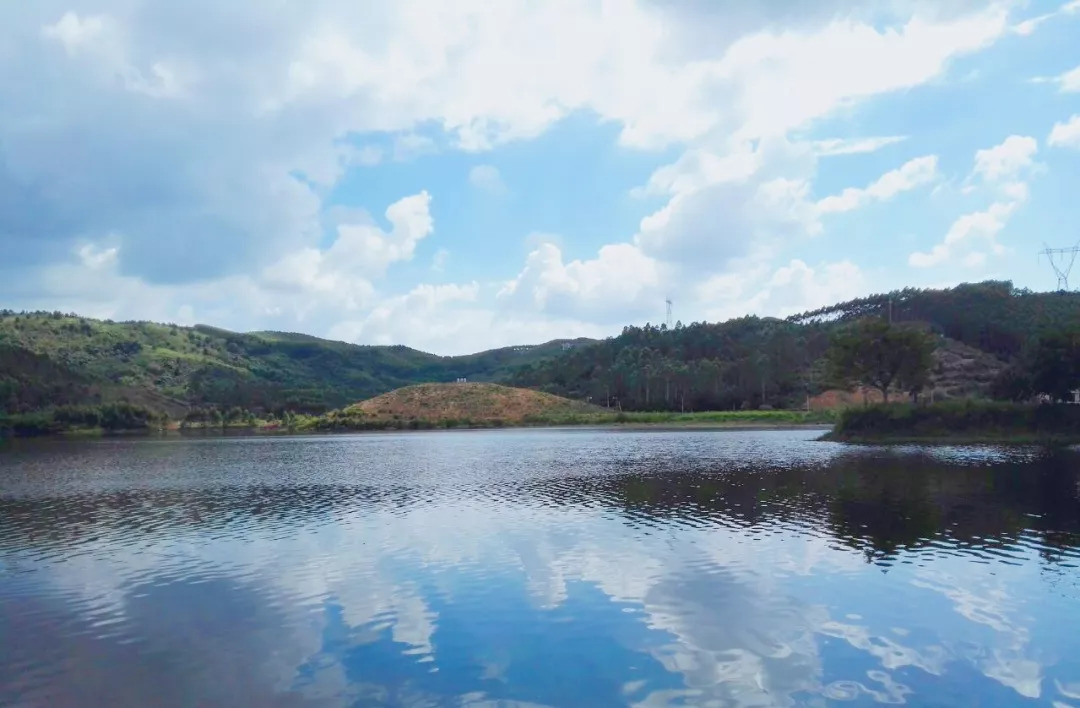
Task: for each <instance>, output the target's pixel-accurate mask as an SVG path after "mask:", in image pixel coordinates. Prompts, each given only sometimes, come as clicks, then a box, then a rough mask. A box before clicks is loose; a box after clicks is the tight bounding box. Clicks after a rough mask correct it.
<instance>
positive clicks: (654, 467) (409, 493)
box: [0, 451, 1080, 563]
mask: <svg viewBox="0 0 1080 708" xmlns="http://www.w3.org/2000/svg"><path fill="white" fill-rule="evenodd" d="M1078 461H1080V457H1078V456H1077V455H1076V454H1075V453H1072V452H1069V451H1059V452H1053V453H1047V454H1046V455H1044V456H1041V457H1039V458H1037V459H1033V460H1024V461H1015V460H1013V461H1008V460H1007V461H988V462H985V463H982V464H978V465H974V464H971V463H966V464H965V463H959V462H948V461H943V460H941V459H935V458H934V457H931V456H929V455H921V454H916V453H900V452H898V453H891V452H888V451H873V452H866V451H860V452H856V453H852V454H848V455H842V456H839V457H836V458H832V459H830V460H829V461H827V462H823V463H820V464H802V463H799V464H790V465H787V466H779V465H776V464H764V465H758V466H755V465H753V464H750V463H740V464H738V465H733V464H732V463H730V462H729V463H724V466H721V467H718V466H716V464H710V463H708V462H706V461H702V460H701V459H699V458H694V457H692V456H687V457H685V458H663V459H661V458H657V459H644V460H639V461H637V462H636V463H634V464H632V465H629V464H627V463H625V462H620V461H614V460H613V461H611V462H610V463H607V462H601V463H599V464H592V465H590V466H589V468H588V470H587V471H586V472H581V473H578V472H575V471H574V470H569V471H568V473H567V474H566V475H559V474H547V476H545V477H537V476H529V475H525V476H521V475H507V476H506V477H500V476H499V474H498V472H497V471H496V472H493V473H492V475H491V480H490V481H488V482H485V483H483V484H476V483H470V484H460V485H445V486H440V485H437V484H431V485H410V486H406V485H402V486H391V485H359V484H358V485H342V484H282V485H273V484H263V485H250V486H234V487H219V488H185V489H139V490H129V491H112V492H100V493H87V494H81V495H70V496H56V497H49V498H36V499H20V498H0V550H2V549H5V548H6V549H12V550H20V549H22V548H25V547H27V546H29V547H32V548H55V547H66V546H70V545H72V544H78V543H80V542H83V541H93V540H96V539H97V538H99V537H105V536H108V537H110V538H109V540H111V541H114V542H119V543H123V542H125V541H131V542H136V541H137V540H138V539H139V538H143V537H149V538H153V536H154V535H156V534H162V533H173V532H176V531H177V530H182V529H184V528H198V529H200V530H202V531H206V530H211V531H218V532H220V533H223V534H226V535H228V534H236V535H243V534H244V533H246V531H247V530H248V529H250V528H251V527H253V526H256V527H258V528H260V529H261V530H266V529H268V528H269V529H273V528H274V527H276V526H281V527H282V528H286V527H296V526H299V525H307V526H310V525H319V524H324V523H332V522H334V521H336V520H339V519H341V518H343V517H345V516H350V515H357V514H364V513H375V512H378V513H411V512H415V511H418V510H420V511H422V508H423V507H424V506H425V505H428V504H442V503H446V502H447V501H450V500H453V499H462V498H464V499H467V500H469V501H470V502H479V503H481V504H490V505H493V506H498V505H503V504H505V505H526V506H542V507H550V508H552V509H560V508H578V509H597V510H602V511H606V510H616V511H617V512H618V513H619V514H620V515H621V516H622V517H623V518H624V520H625V521H626V522H627V523H629V524H652V525H663V524H683V525H690V526H706V525H709V524H720V525H725V526H728V527H735V528H742V529H747V530H756V529H763V530H768V529H769V528H770V527H777V526H782V527H788V528H789V529H790V530H791V531H792V532H797V533H807V532H815V533H817V532H826V533H828V534H829V535H830V536H832V537H834V538H835V539H836V540H838V541H839V542H841V543H843V544H845V545H847V546H849V547H852V548H855V549H859V550H862V551H864V552H865V553H866V556H867V559H868V560H870V561H874V562H885V563H887V562H889V561H890V560H891V559H892V558H894V557H895V556H896V555H897V554H898V553H899V552H901V551H904V550H913V549H926V548H928V547H933V546H940V547H941V548H942V549H943V550H947V549H948V548H950V547H963V548H968V549H975V548H977V549H984V550H986V551H987V552H994V551H1000V550H1005V549H1008V548H1010V547H1014V546H1016V545H1017V544H1021V543H1022V544H1026V545H1028V546H1031V547H1034V548H1037V549H1038V552H1039V553H1040V554H1041V555H1042V557H1043V558H1044V559H1045V560H1046V561H1048V562H1051V563H1056V562H1059V561H1061V560H1062V559H1064V558H1065V557H1070V556H1071V557H1073V558H1075V557H1076V555H1077V552H1078V549H1080V499H1078V497H1080V490H1078V486H1080V467H1078V466H1077V464H1076V463H1077V462H1078ZM543 472H545V473H550V472H551V471H550V470H544V471H543ZM575 475H576V476H575Z"/></svg>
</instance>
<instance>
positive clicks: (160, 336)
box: [0, 311, 583, 419]
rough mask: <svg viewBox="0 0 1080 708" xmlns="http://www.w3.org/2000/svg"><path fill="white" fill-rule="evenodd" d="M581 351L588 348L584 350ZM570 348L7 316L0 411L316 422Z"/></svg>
mask: <svg viewBox="0 0 1080 708" xmlns="http://www.w3.org/2000/svg"><path fill="white" fill-rule="evenodd" d="M579 343H583V342H579ZM562 351H563V342H562V341H558V342H549V343H547V344H543V345H539V346H535V347H507V348H503V349H495V350H491V351H486V352H481V353H478V354H470V355H467V356H457V357H442V356H436V355H434V354H427V353H425V352H421V351H417V350H415V349H410V348H408V347H404V346H358V345H354V344H346V343H343V342H333V341H328V340H325V339H319V338H317V337H311V336H308V335H303V334H291V333H281V332H255V333H249V334H241V333H236V332H230V331H227V330H223V329H218V328H214V327H207V326H203V325H197V326H195V327H178V326H172V325H163V324H156V323H152V322H110V321H99V320H93V319H88V318H84V317H78V316H76V315H64V314H61V313H30V314H26V313H14V312H10V311H2V312H0V411H7V412H9V413H21V412H26V411H32V410H38V409H41V408H45V407H49V406H56V405H69V404H80V405H87V404H99V403H107V402H111V401H120V400H124V401H130V402H132V403H136V404H139V405H142V406H146V407H148V408H151V409H152V410H154V411H157V412H160V413H165V414H167V415H169V416H170V417H171V418H173V419H177V418H183V417H184V416H185V415H187V414H188V412H189V411H190V410H191V409H199V408H211V407H213V408H216V409H219V410H223V411H224V410H227V409H231V408H240V409H246V410H250V411H256V412H266V411H280V410H292V411H296V412H306V413H319V412H323V411H326V410H330V409H333V408H339V407H342V406H345V405H348V404H350V403H353V402H354V401H357V400H360V399H365V398H370V397H372V396H376V395H379V394H381V393H385V392H387V391H390V390H393V389H395V388H399V387H401V386H406V385H409V384H412V383H417V382H427V381H453V380H455V379H457V378H460V377H467V378H469V379H473V380H481V381H483V380H493V379H496V378H500V377H503V376H505V375H506V374H507V373H508V372H509V371H510V370H512V369H513V368H514V367H515V366H516V365H518V364H519V363H530V362H532V363H535V362H539V361H542V360H543V359H545V358H547V357H551V356H554V355H555V354H556V353H560V352H562Z"/></svg>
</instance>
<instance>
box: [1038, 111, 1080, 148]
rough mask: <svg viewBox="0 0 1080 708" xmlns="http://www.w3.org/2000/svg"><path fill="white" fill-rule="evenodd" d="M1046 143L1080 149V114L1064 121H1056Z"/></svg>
mask: <svg viewBox="0 0 1080 708" xmlns="http://www.w3.org/2000/svg"><path fill="white" fill-rule="evenodd" d="M1046 144H1047V145H1051V146H1053V147H1065V148H1077V149H1080V114H1077V115H1074V116H1072V117H1071V118H1069V120H1068V121H1066V122H1064V123H1061V122H1058V123H1054V128H1053V129H1052V130H1051V131H1050V136H1049V137H1048V138H1047V139H1046Z"/></svg>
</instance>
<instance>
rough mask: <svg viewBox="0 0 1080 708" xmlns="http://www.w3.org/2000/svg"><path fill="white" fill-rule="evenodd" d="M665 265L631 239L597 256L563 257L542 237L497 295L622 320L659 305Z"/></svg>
mask: <svg viewBox="0 0 1080 708" xmlns="http://www.w3.org/2000/svg"><path fill="white" fill-rule="evenodd" d="M662 282H663V278H662V274H661V266H660V264H659V263H657V261H655V260H654V259H652V258H650V257H649V256H647V255H645V254H644V253H642V252H641V250H640V249H638V248H637V247H636V246H634V245H632V244H626V243H623V244H612V245H608V246H604V247H602V248H601V249H600V250H599V252H598V253H597V257H596V258H595V259H592V260H586V261H581V260H574V261H570V262H569V263H564V262H563V257H562V251H561V250H560V249H559V247H558V246H556V245H555V244H553V243H541V244H540V245H539V246H538V247H537V248H536V250H534V251H533V252H532V253H530V254H529V257H528V258H527V259H526V262H525V268H524V269H523V270H522V271H521V273H519V274H518V276H517V277H516V278H515V279H514V280H512V281H510V282H508V283H506V284H505V285H504V286H503V288H502V289H501V290H500V292H499V294H498V296H499V298H500V299H501V300H502V301H504V302H516V303H521V304H524V305H526V306H529V307H531V308H532V309H533V310H534V311H537V312H544V313H548V314H551V315H554V316H557V317H574V318H578V319H582V318H587V319H590V320H592V321H596V322H604V323H609V324H615V323H618V324H622V323H625V322H628V321H632V320H633V319H636V317H637V316H639V315H641V314H643V313H646V312H650V311H656V309H657V305H656V303H657V302H659V301H661V300H662V298H663V296H664V295H663V293H662V291H661V288H660V286H661V283H662Z"/></svg>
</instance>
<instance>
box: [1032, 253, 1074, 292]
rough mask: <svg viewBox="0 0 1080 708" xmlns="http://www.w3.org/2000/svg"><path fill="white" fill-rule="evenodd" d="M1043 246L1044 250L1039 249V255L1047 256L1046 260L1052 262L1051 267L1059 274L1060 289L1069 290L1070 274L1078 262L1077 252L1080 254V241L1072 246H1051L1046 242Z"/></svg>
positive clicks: (1055, 273)
mask: <svg viewBox="0 0 1080 708" xmlns="http://www.w3.org/2000/svg"><path fill="white" fill-rule="evenodd" d="M1043 247H1044V248H1043V250H1041V251H1039V255H1040V256H1046V260H1047V261H1049V262H1050V267H1051V268H1053V269H1054V275H1056V276H1057V280H1058V290H1068V289H1069V274H1070V273H1071V272H1072V269H1073V265H1074V264H1075V263H1076V256H1077V254H1080V243H1078V244H1076V245H1075V246H1073V247H1071V248H1050V247H1049V246H1047V245H1046V244H1045V243H1044V244H1043Z"/></svg>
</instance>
